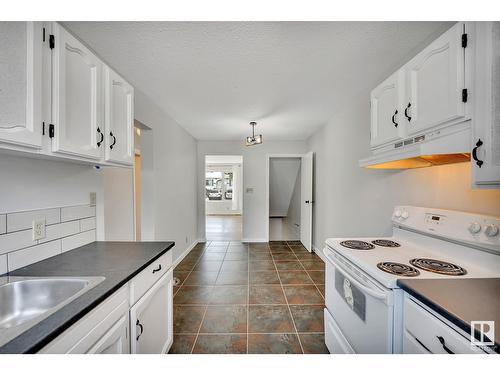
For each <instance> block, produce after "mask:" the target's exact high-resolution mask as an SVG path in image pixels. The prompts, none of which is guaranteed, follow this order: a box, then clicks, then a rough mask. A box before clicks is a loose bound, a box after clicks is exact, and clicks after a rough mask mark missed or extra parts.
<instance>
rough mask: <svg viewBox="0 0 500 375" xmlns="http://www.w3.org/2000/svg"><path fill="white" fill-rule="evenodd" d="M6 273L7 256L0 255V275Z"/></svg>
mask: <svg viewBox="0 0 500 375" xmlns="http://www.w3.org/2000/svg"><path fill="white" fill-rule="evenodd" d="M5 272H7V255H0V275H2V274H4V273H5Z"/></svg>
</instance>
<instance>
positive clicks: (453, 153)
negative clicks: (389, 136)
mask: <svg viewBox="0 0 500 375" xmlns="http://www.w3.org/2000/svg"><path fill="white" fill-rule="evenodd" d="M470 123H471V122H470V121H467V122H465V123H462V124H460V125H458V126H452V127H448V128H445V129H441V130H432V131H431V132H429V133H426V134H422V135H419V136H416V137H412V138H407V139H404V140H401V141H398V142H395V143H394V144H391V145H389V146H386V147H384V148H382V149H380V150H374V151H373V152H374V154H373V156H371V157H368V158H365V159H361V160H360V161H359V166H360V167H365V168H372V169H410V168H422V167H430V166H433V165H442V164H451V163H461V162H467V161H470V150H471V126H470Z"/></svg>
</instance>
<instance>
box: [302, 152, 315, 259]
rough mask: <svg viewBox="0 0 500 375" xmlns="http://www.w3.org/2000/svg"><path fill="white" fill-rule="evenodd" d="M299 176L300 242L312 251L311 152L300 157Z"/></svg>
mask: <svg viewBox="0 0 500 375" xmlns="http://www.w3.org/2000/svg"><path fill="white" fill-rule="evenodd" d="M300 176H301V184H300V185H301V186H300V198H301V204H300V242H302V245H304V246H305V248H306V249H307V250H309V251H312V205H313V152H308V153H307V154H305V155H304V156H302V165H301V175H300Z"/></svg>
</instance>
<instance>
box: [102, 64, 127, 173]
mask: <svg viewBox="0 0 500 375" xmlns="http://www.w3.org/2000/svg"><path fill="white" fill-rule="evenodd" d="M104 72H105V73H104V76H105V83H104V84H105V140H106V144H105V150H106V151H105V159H106V161H109V162H114V163H119V164H125V165H132V164H133V162H134V133H133V131H134V89H133V87H132V86H131V85H129V84H128V83H127V82H126V81H125V80H124V79H123V78H122V77H120V76H119V75H118V74H117V73H116V72H114V71H113V70H112V69H111V68H109V67H107V66H106V67H105V68H104Z"/></svg>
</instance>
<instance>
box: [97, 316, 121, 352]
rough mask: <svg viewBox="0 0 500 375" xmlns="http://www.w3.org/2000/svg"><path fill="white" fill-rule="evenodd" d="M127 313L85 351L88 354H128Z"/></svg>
mask: <svg viewBox="0 0 500 375" xmlns="http://www.w3.org/2000/svg"><path fill="white" fill-rule="evenodd" d="M128 338H129V336H128V314H127V315H124V316H122V317H121V318H120V320H119V321H118V322H116V324H115V325H114V326H113V327H111V328H110V330H109V331H108V332H106V334H105V335H104V336H103V337H102V338H101V339H100V340H99V341H98V342H97V343H96V344H95V345H94V346H93V347H92V348H91V349H90V350H89V351H88V352H87V353H88V354H128V353H130V345H129V340H128Z"/></svg>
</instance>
